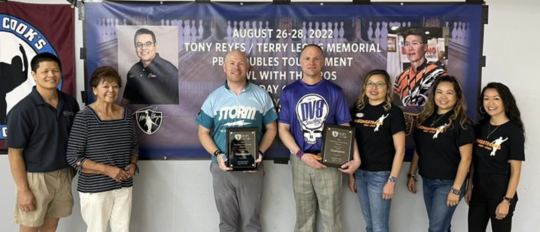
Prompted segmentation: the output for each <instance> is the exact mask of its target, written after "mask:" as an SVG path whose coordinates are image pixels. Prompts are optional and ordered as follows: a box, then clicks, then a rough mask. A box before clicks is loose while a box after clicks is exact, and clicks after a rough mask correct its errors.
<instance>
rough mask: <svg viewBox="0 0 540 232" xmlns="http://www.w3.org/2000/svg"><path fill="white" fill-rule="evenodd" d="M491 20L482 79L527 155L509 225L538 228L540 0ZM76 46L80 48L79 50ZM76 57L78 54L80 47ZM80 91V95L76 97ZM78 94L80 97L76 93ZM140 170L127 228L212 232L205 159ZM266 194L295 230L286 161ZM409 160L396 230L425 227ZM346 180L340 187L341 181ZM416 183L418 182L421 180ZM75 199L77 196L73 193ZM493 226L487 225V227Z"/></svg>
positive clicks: (357, 222)
mask: <svg viewBox="0 0 540 232" xmlns="http://www.w3.org/2000/svg"><path fill="white" fill-rule="evenodd" d="M26 2H33V3H49V2H55V3H64V2H65V1H61V0H54V1H47V0H26ZM487 4H488V5H489V6H490V8H489V25H486V29H485V38H484V54H485V55H486V56H487V67H486V68H484V70H483V81H482V85H485V84H487V83H488V82H491V81H499V82H503V83H505V84H507V85H509V86H510V88H511V90H512V91H513V93H514V94H515V97H516V98H517V101H518V104H519V107H520V109H521V111H522V114H523V120H524V123H525V126H526V131H527V143H526V158H527V161H526V162H525V163H524V165H523V172H522V176H521V177H522V178H521V182H520V185H519V189H518V192H519V194H520V202H519V203H518V206H517V210H516V213H515V217H514V226H513V228H514V231H538V230H539V229H538V228H540V220H538V215H539V214H538V212H540V201H538V200H537V196H538V195H539V194H540V185H538V184H535V182H538V181H535V180H537V178H538V177H539V176H540V169H538V168H535V167H540V158H539V157H538V156H537V154H540V148H539V147H538V146H534V141H538V137H539V136H540V134H539V133H540V132H539V130H538V129H540V125H539V124H540V122H538V121H537V120H534V119H535V116H537V115H539V114H540V110H539V108H538V107H536V104H537V102H540V96H539V95H538V94H537V93H538V92H539V91H538V86H540V79H539V78H538V77H537V76H536V73H537V71H536V70H535V69H534V68H537V67H538V66H539V65H540V63H539V61H538V60H539V59H538V58H537V55H538V54H540V49H539V48H538V45H537V44H538V43H537V38H538V37H537V36H538V35H537V34H538V32H536V31H534V30H533V29H534V28H537V22H540V15H538V14H535V13H537V12H540V1H537V0H513V1H508V0H487ZM76 24H77V25H76V28H77V34H76V37H77V38H76V48H79V47H81V46H82V29H81V28H82V24H81V22H80V21H77V23H76ZM77 50H78V49H77ZM76 57H79V54H78V51H77V55H76ZM83 75H84V74H83V62H82V61H80V60H78V61H77V81H78V83H77V91H80V90H81V89H82V86H83V82H82V78H83ZM79 95H80V94H77V97H78V98H79V97H80V96H79ZM79 100H80V99H79ZM0 166H1V167H3V168H2V169H0V183H1V184H2V188H1V189H0V196H1V198H0V228H2V231H16V230H17V226H16V225H14V224H13V222H12V218H13V216H12V215H13V207H14V204H15V203H14V199H15V185H14V183H13V180H12V178H11V173H10V170H9V162H8V159H7V156H4V155H2V156H0ZM140 166H141V170H142V171H141V174H139V175H138V176H136V180H135V187H134V188H135V190H134V207H133V216H132V222H131V224H132V229H131V231H134V232H147V231H158V232H169V231H187V232H213V231H217V224H218V218H217V217H218V216H217V212H216V209H215V206H214V201H213V193H212V187H211V175H210V172H209V171H208V167H209V161H141V162H140ZM265 166H266V176H265V195H264V203H263V218H262V221H263V228H264V231H268V232H270V231H275V232H284V231H292V230H293V226H294V221H295V209H294V198H293V195H292V180H291V170H290V165H276V164H273V163H272V162H270V161H266V162H265ZM408 168H409V164H408V163H406V164H405V165H404V167H403V171H402V173H401V175H400V178H399V180H398V185H397V187H396V197H395V198H394V200H393V205H392V212H391V227H392V230H393V231H400V232H402V231H405V232H408V231H412V232H417V231H426V230H427V218H426V213H425V209H424V205H423V201H422V197H421V195H412V194H410V193H408V192H407V191H406V189H405V178H404V177H405V174H406V171H407V170H408ZM344 186H345V185H344ZM419 186H420V183H419ZM74 194H75V198H76V203H78V196H77V194H76V191H74ZM343 199H344V202H343V222H344V227H345V231H363V228H364V223H363V219H362V216H361V213H360V208H359V205H358V200H357V198H356V195H354V194H352V193H350V192H349V191H348V190H347V189H346V188H345V187H344V198H343ZM73 210H74V213H73V215H72V216H70V217H68V218H66V219H63V220H61V223H60V227H59V230H58V231H61V232H79V231H85V224H84V223H83V221H82V219H81V216H80V213H79V210H80V208H79V206H78V205H76V206H75V208H74V209H73ZM466 224H467V206H466V205H465V204H464V203H463V202H462V204H460V206H459V207H458V210H457V211H456V213H455V216H454V220H453V226H452V228H454V231H457V232H462V231H467V229H466ZM489 231H491V230H489Z"/></svg>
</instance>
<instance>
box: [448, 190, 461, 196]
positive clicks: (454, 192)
mask: <svg viewBox="0 0 540 232" xmlns="http://www.w3.org/2000/svg"><path fill="white" fill-rule="evenodd" d="M450 192H451V193H453V194H456V195H458V196H459V194H461V190H459V189H455V188H452V190H451V191H450Z"/></svg>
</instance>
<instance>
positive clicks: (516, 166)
mask: <svg viewBox="0 0 540 232" xmlns="http://www.w3.org/2000/svg"><path fill="white" fill-rule="evenodd" d="M478 105H481V106H480V111H479V112H478V116H479V121H478V125H477V126H476V144H475V146H474V157H473V168H472V170H473V171H472V172H471V176H469V188H468V189H467V194H466V197H465V200H466V201H468V202H469V231H470V232H484V231H486V228H487V224H488V222H489V221H490V220H491V228H492V230H493V232H510V231H511V230H512V216H513V214H514V210H515V208H516V203H517V193H516V190H517V187H518V184H519V177H520V174H521V163H522V162H523V161H524V160H525V144H524V143H525V130H524V128H523V122H522V121H521V113H520V112H519V108H518V107H517V105H516V100H515V99H514V96H513V95H512V92H510V89H508V87H506V86H505V85H504V84H501V83H489V84H488V85H487V86H486V87H484V89H483V90H482V94H481V95H480V98H479V99H478ZM471 181H472V183H471Z"/></svg>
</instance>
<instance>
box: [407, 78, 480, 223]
mask: <svg viewBox="0 0 540 232" xmlns="http://www.w3.org/2000/svg"><path fill="white" fill-rule="evenodd" d="M433 86H434V88H433V90H432V91H431V92H430V93H429V95H428V100H427V103H426V105H425V108H424V110H423V111H422V113H420V116H419V117H418V124H417V126H416V128H415V130H414V136H413V137H414V141H415V144H416V150H415V153H414V156H413V160H412V162H411V168H410V170H409V179H408V182H407V187H408V189H409V191H410V192H411V193H416V177H415V174H416V171H417V169H420V175H421V176H422V183H423V193H424V202H425V204H426V210H427V213H428V218H429V231H436V232H448V231H450V222H451V220H452V216H453V214H454V211H455V209H456V207H457V205H458V203H459V201H460V200H461V196H462V194H461V193H462V191H463V190H464V187H465V179H466V178H467V172H468V170H469V166H470V164H471V159H472V148H473V142H474V129H473V126H472V123H471V122H470V120H469V118H467V115H466V114H465V112H466V110H467V106H466V104H465V97H464V96H463V90H462V88H461V85H460V83H459V81H458V80H457V79H456V78H455V77H452V76H442V77H439V79H437V81H435V83H434V84H433Z"/></svg>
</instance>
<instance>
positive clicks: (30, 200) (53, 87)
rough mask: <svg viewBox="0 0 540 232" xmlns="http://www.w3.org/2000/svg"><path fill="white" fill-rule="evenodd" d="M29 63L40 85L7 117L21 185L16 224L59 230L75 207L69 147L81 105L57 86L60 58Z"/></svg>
mask: <svg viewBox="0 0 540 232" xmlns="http://www.w3.org/2000/svg"><path fill="white" fill-rule="evenodd" d="M30 65H31V68H32V76H33V78H34V81H35V82H36V86H35V87H34V88H33V89H32V92H31V93H30V94H28V96H26V97H25V98H23V99H22V100H21V101H20V102H19V103H17V104H16V105H15V106H14V107H13V108H12V109H11V110H10V111H9V113H8V115H7V127H8V136H7V140H6V146H7V147H8V156H9V163H10V166H11V173H12V174H13V179H14V180H15V184H16V185H17V205H16V210H15V223H17V224H20V231H55V230H56V227H57V226H58V221H59V219H60V218H62V217H67V216H69V215H71V210H72V207H73V196H72V194H71V180H72V178H73V175H74V172H73V169H72V168H71V167H70V166H69V164H68V163H67V160H66V148H67V143H68V135H69V131H70V130H71V124H72V123H73V120H74V118H75V114H76V113H77V112H78V111H79V105H78V104H77V101H76V100H75V99H74V98H73V97H71V96H69V95H67V94H65V93H62V92H60V91H59V90H58V89H57V87H58V84H60V79H61V77H62V72H61V63H60V60H59V59H58V57H56V56H54V55H53V54H50V53H40V54H37V55H36V56H35V57H34V58H33V59H32V61H31V62H30Z"/></svg>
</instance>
